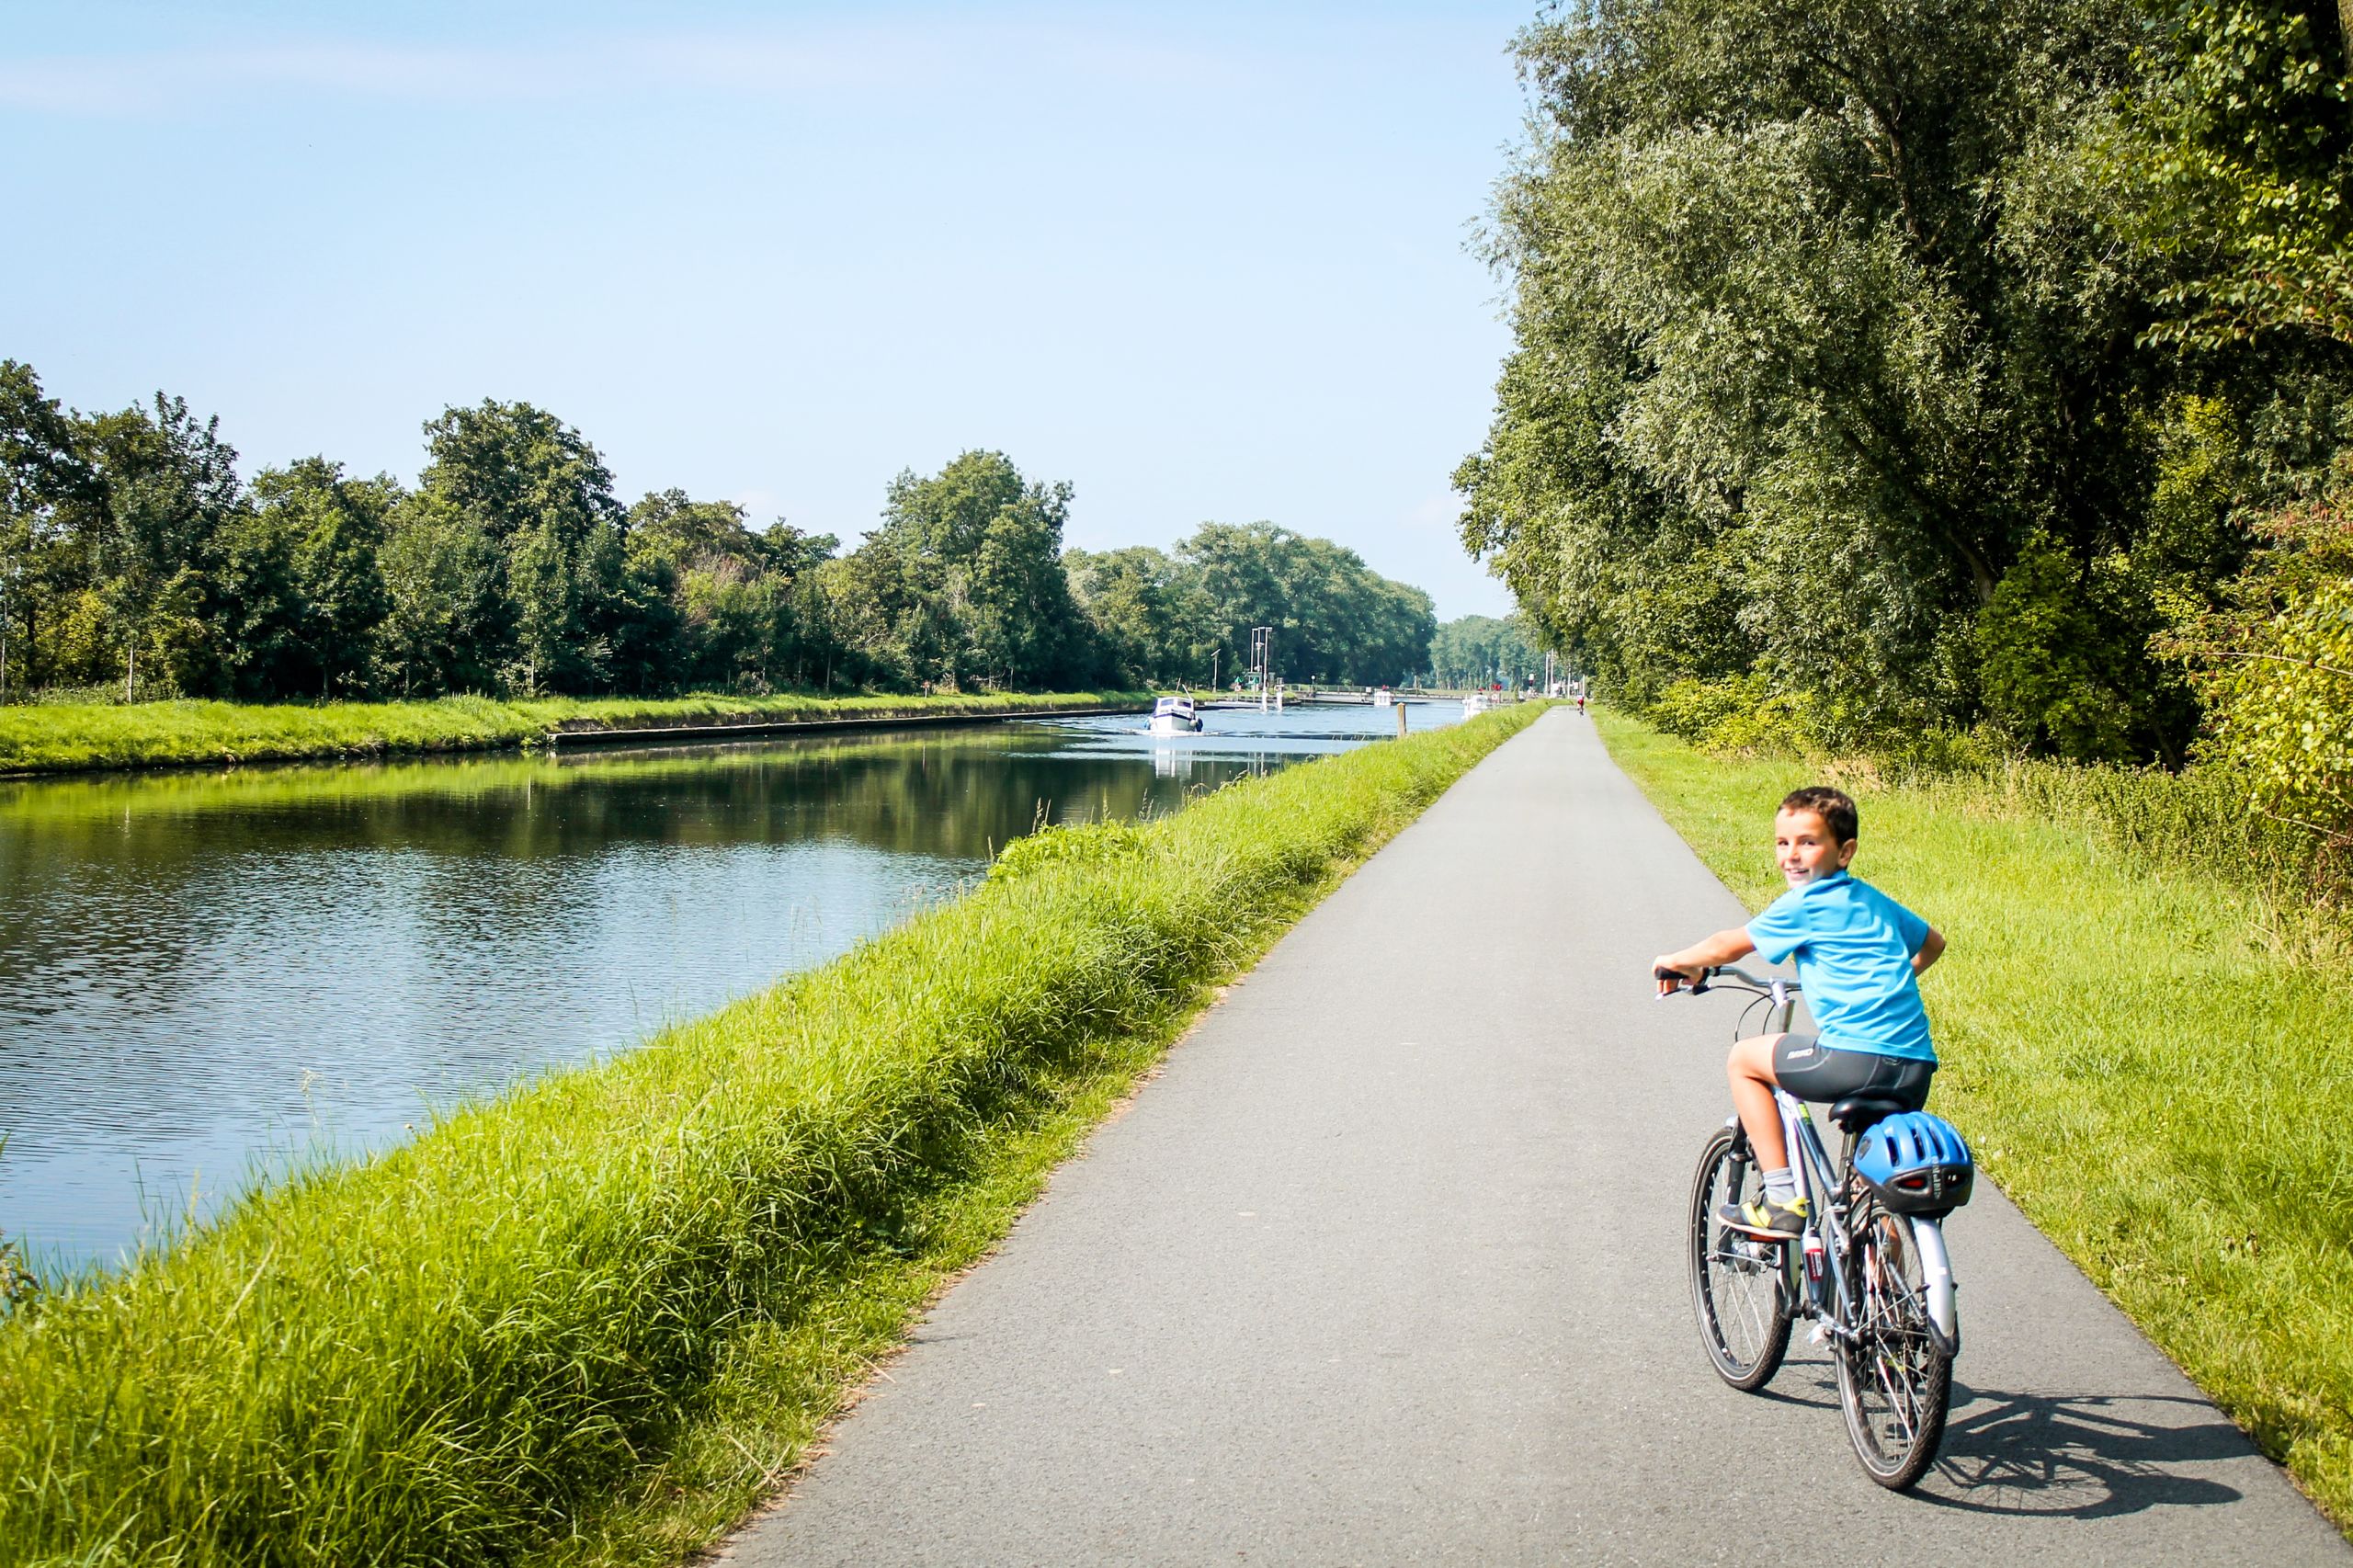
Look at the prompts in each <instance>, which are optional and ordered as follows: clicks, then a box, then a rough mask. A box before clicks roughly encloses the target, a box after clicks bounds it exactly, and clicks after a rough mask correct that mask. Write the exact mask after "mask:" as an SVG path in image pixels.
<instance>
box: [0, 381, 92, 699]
mask: <svg viewBox="0 0 2353 1568" xmlns="http://www.w3.org/2000/svg"><path fill="white" fill-rule="evenodd" d="M99 511H100V502H99V494H98V487H97V475H96V473H94V472H92V471H91V468H90V466H89V463H88V462H87V461H86V460H85V457H84V455H83V453H82V450H81V448H80V444H79V440H78V437H77V432H76V428H75V424H74V420H73V419H72V418H71V417H70V416H69V415H66V414H65V413H64V412H63V410H62V409H60V408H59V406H58V404H57V401H56V400H55V399H54V398H51V397H47V396H44V395H43V394H42V392H41V387H40V377H39V376H37V375H35V374H34V372H33V368H32V367H31V366H29V365H25V364H20V363H18V362H17V361H16V360H14V359H0V701H6V699H7V696H8V692H9V690H10V689H11V683H12V681H13V683H14V685H15V686H17V687H35V686H38V685H40V679H41V676H42V674H43V669H42V665H41V640H42V632H43V630H44V627H45V624H46V623H48V622H51V621H53V620H54V619H56V618H57V616H58V614H59V613H60V610H61V608H62V606H63V604H64V603H65V602H66V601H67V600H68V599H69V598H70V597H71V596H72V595H73V594H74V592H76V591H78V589H79V588H81V587H82V586H83V585H85V579H86V576H87V571H88V562H89V556H90V553H91V545H92V540H91V537H90V536H91V532H92V530H93V528H94V527H95V525H96V523H97V517H98V515H99ZM12 655H13V657H14V659H15V661H16V663H15V666H14V667H13V668H12V667H11V665H10V662H9V661H10V658H11V656H12Z"/></svg>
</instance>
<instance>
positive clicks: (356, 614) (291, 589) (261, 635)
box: [203, 457, 401, 700]
mask: <svg viewBox="0 0 2353 1568" xmlns="http://www.w3.org/2000/svg"><path fill="white" fill-rule="evenodd" d="M400 498H401V490H400V486H399V485H398V483H395V482H394V481H392V479H390V478H388V477H386V476H383V475H379V476H378V477H376V478H375V479H372V480H354V479H350V478H347V476H346V475H345V473H344V472H343V468H342V465H341V464H338V463H334V462H330V461H328V460H326V459H324V458H315V457H314V458H303V459H301V460H298V461H296V462H293V463H290V464H289V465H288V466H287V467H285V468H282V469H264V470H262V471H261V472H259V473H257V474H256V475H255V476H254V483H253V501H254V505H253V506H252V507H251V508H250V509H249V510H247V511H246V512H245V513H244V515H243V516H242V517H239V518H238V519H237V520H236V521H235V522H234V523H233V524H232V525H231V526H230V527H228V528H224V529H223V530H222V533H221V534H220V535H219V536H218V537H217V538H216V540H215V541H214V544H213V548H212V550H211V551H210V552H209V554H208V557H207V560H206V562H205V592H204V610H203V613H204V616H205V619H207V621H208V623H210V625H211V626H212V627H213V629H214V639H213V641H214V651H215V655H216V659H217V663H218V674H217V679H216V687H217V689H220V690H221V691H222V693H223V695H229V696H235V697H239V698H243V699H247V700H268V699H274V698H283V697H299V696H313V697H320V698H326V697H333V696H336V695H343V696H359V695H365V694H366V693H367V691H368V690H369V687H370V686H371V684H372V682H373V680H374V677H375V674H376V668H377V653H378V650H377V634H378V631H379V630H380V629H381V627H382V625H383V623H384V620H385V618H386V617H387V616H389V615H390V614H391V613H392V596H391V593H390V591H389V590H388V588H387V587H386V585H385V582H384V574H383V570H382V566H381V561H380V552H381V550H382V548H383V544H384V539H385V533H386V526H387V521H388V519H389V518H390V517H391V516H392V511H393V509H394V507H395V506H397V505H398V504H399V501H400Z"/></svg>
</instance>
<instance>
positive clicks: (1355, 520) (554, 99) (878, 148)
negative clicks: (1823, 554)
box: [0, 0, 1534, 617]
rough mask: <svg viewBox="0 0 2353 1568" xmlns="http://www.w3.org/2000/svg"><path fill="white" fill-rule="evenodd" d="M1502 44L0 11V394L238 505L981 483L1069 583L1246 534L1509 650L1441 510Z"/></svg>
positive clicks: (843, 494) (1498, 144) (1499, 32)
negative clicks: (1349, 561) (563, 484)
mask: <svg viewBox="0 0 2353 1568" xmlns="http://www.w3.org/2000/svg"><path fill="white" fill-rule="evenodd" d="M1533 9H1534V6H1533V0H1515V3H1512V4H1487V3H1483V0H1468V3H1460V4H1451V5H1446V6H1406V5H1381V4H1377V3H1375V4H1358V5H1347V6H1342V5H1330V6H1325V5H1299V6H1225V5H1196V6H1181V7H1179V6H1136V7H1126V6H1085V7H1071V6H981V5H963V6H953V5H948V6H904V5H884V4H878V5H867V6H780V5H769V6H748V5H721V4H674V5H659V6H656V5H619V4H597V3H594V0H586V3H574V4H567V5H547V6H535V5H510V6H501V5H438V4H410V5H401V6H383V5H378V6H364V7H363V6H345V5H322V4H311V5H300V6H298V5H262V4H245V5H206V6H200V7H199V6H188V5H130V4H116V3H113V0H80V3H77V4H74V5H70V6H68V5H43V6H28V5H24V4H21V3H19V0H0V36H4V37H5V40H6V41H5V43H0V144H5V145H6V147H7V148H8V149H9V153H8V156H7V157H6V159H5V160H0V202H5V210H6V211H7V212H8V213H9V214H10V217H11V223H10V227H11V229H12V231H13V233H12V236H11V238H10V240H9V242H8V243H7V244H6V245H5V246H0V357H10V358H18V359H23V360H27V361H29V362H30V363H31V364H32V365H33V366H34V367H35V368H36V369H38V370H39V371H40V375H41V377H42V380H43V382H44V383H45V385H46V386H47V388H48V390H49V391H50V392H51V394H52V395H55V396H59V397H62V398H63V399H64V400H65V401H66V402H67V403H71V404H74V405H75V406H78V407H82V408H85V409H97V408H105V407H119V406H121V405H123V404H125V403H131V402H133V401H136V400H139V399H141V398H143V397H144V396H145V395H146V394H147V393H149V392H152V391H153V390H155V389H156V388H159V387H160V388H162V389H165V390H166V391H168V392H175V393H178V394H180V395H183V396H185V397H187V398H188V401H189V403H191V404H192V405H193V406H194V407H195V408H196V409H198V410H199V412H204V413H213V414H218V415H220V416H221V421H222V429H223V432H224V434H225V435H226V436H227V437H229V439H230V440H231V441H232V442H233V444H234V445H235V446H236V447H237V449H238V450H239V451H240V452H241V453H242V454H243V457H244V462H245V467H246V469H247V471H248V472H251V470H252V469H253V468H255V467H257V466H259V465H261V464H265V463H277V462H284V461H287V460H290V459H293V458H296V457H300V456H303V455H306V454H309V453H312V452H324V453H325V454H326V455H328V456H330V457H333V458H336V459H339V460H343V461H344V462H345V463H346V464H347V465H348V466H350V467H351V468H353V469H355V470H358V471H359V472H375V471H378V470H385V471H389V472H393V473H396V474H399V475H401V476H402V477H404V478H413V477H414V476H415V472H416V468H417V465H418V462H419V460H420V451H421V445H422V441H421V436H420V434H419V429H418V426H419V425H420V424H421V423H422V422H423V421H424V420H425V419H426V418H428V417H430V416H431V415H434V414H436V413H438V411H439V410H440V409H441V408H442V407H443V406H444V405H446V404H449V403H472V402H476V401H479V400H480V399H482V398H483V397H485V396H489V397H497V398H502V399H516V398H519V399H525V400H528V401H529V402H532V403H538V404H540V405H541V406H543V407H545V408H548V409H550V410H551V411H552V412H554V413H556V414H557V415H561V416H562V417H563V418H564V419H566V420H568V421H570V422H571V423H573V424H574V425H576V426H579V427H580V428H581V429H582V430H583V431H584V432H585V433H586V435H587V436H588V437H589V438H590V439H591V440H592V441H594V442H595V443H596V444H597V447H598V448H599V449H601V450H602V451H603V452H604V454H605V456H606V459H607V460H608V463H609V464H610V465H611V466H612V468H613V471H614V472H615V474H616V476H617V478H618V480H619V482H620V489H621V491H622V494H623V495H624V498H634V497H635V496H636V495H637V494H640V493H641V492H642V491H645V490H648V489H656V488H665V487H668V486H672V485H676V486H677V487H679V488H682V489H685V490H687V491H688V492H689V493H691V494H695V495H698V496H719V495H723V496H728V497H732V498H733V499H735V500H738V501H741V502H743V503H745V505H746V506H749V507H750V508H751V509H752V512H753V514H754V517H755V520H756V522H763V523H764V522H765V521H767V519H768V518H769V517H776V516H782V517H786V518H788V519H789V520H790V521H791V522H793V523H795V524H798V525H800V526H801V527H803V528H813V529H817V530H820V531H828V532H834V533H837V534H840V535H841V536H842V537H843V538H844V539H845V540H855V539H856V538H857V537H858V535H859V534H860V533H861V532H863V531H864V529H866V528H868V527H870V526H871V524H872V522H873V519H874V516H875V512H876V510H877V508H878V506H880V504H881V495H882V489H883V486H884V484H885V483H887V482H888V480H889V479H890V477H891V476H892V474H893V473H895V472H898V471H899V470H901V469H903V468H915V469H916V470H919V471H928V470H932V469H936V468H938V466H939V465H940V464H941V463H942V462H944V461H946V460H948V459H949V457H951V456H953V455H954V454H955V453H956V452H958V451H960V450H962V449H966V448H969V447H992V448H997V449H1002V450H1004V451H1006V452H1007V453H1009V454H1011V456H1012V457H1013V459H1014V460H1015V461H1017V463H1019V464H1020V465H1021V467H1022V469H1023V470H1024V472H1027V473H1029V475H1031V476H1032V477H1033V478H1042V479H1066V480H1069V481H1071V482H1072V483H1073V484H1074V486H1075V487H1076V493H1077V494H1076V501H1075V505H1074V512H1073V519H1072V526H1071V532H1070V538H1071V542H1073V543H1075V544H1081V545H1085V546H1087V547H1089V548H1105V547H1109V546H1115V545H1120V544H1127V543H1151V544H1162V545H1165V544H1167V543H1169V542H1171V541H1173V540H1176V538H1177V537H1178V536H1180V535H1182V534H1183V533H1185V532H1187V531H1188V530H1189V529H1190V528H1192V527H1193V526H1194V525H1195V524H1197V523H1199V522H1200V521H1202V520H1204V519H1210V518H1214V519H1218V520H1221V521H1245V520H1248V519H1250V518H1255V517H1267V518H1271V519H1272V520H1274V521H1276V522H1278V523H1281V524H1283V525H1284V526H1286V527H1289V528H1296V529H1299V530H1301V531H1302V532H1306V533H1313V534H1322V535H1324V536H1327V537H1329V538H1333V539H1336V540H1341V541H1343V542H1344V543H1347V544H1348V545H1351V546H1353V547H1354V548H1355V549H1357V550H1358V551H1360V552H1362V553H1363V555H1364V556H1365V558H1366V559H1367V560H1368V561H1370V562H1371V563H1372V564H1373V566H1374V567H1375V568H1376V569H1378V570H1380V571H1382V572H1384V573H1387V574H1390V575H1392V576H1396V577H1402V578H1404V579H1405V580H1407V581H1409V582H1415V583H1418V584H1420V585H1423V586H1424V587H1427V588H1428V589H1429V590H1430V591H1431V592H1432V593H1434V594H1435V595H1436V596H1437V597H1438V610H1439V613H1440V615H1441V616H1446V617H1451V616H1455V615H1461V614H1465V613H1473V612H1475V613H1482V614H1500V613H1503V612H1504V610H1506V608H1508V605H1509V597H1508V596H1507V595H1506V593H1505V591H1504V590H1503V588H1502V587H1501V585H1498V584H1496V583H1495V582H1494V581H1493V580H1492V579H1490V578H1489V577H1487V576H1486V575H1485V574H1484V572H1483V570H1482V569H1481V568H1480V567H1479V566H1478V565H1477V564H1475V563H1474V562H1470V561H1468V560H1466V559H1465V558H1464V557H1463V555H1462V552H1461V547H1460V546H1459V545H1458V544H1457V543H1456V542H1455V540H1454V532H1453V517H1454V511H1455V504H1454V500H1453V497H1452V496H1451V494H1450V493H1449V485H1448V475H1449V472H1450V471H1451V470H1452V468H1453V466H1454V465H1455V463H1456V462H1457V461H1459V460H1461V457H1462V456H1463V455H1464V454H1465V453H1466V452H1468V451H1470V450H1472V449H1473V448H1475V447H1476V446H1477V445H1478V443H1479V441H1480V438H1481V435H1482V433H1483V429H1484V427H1485V424H1486V420H1487V416H1488V412H1489V408H1490V405H1491V397H1492V387H1493V383H1494V380H1495V370H1496V368H1497V365H1498V363H1499V361H1500V359H1501V357H1502V355H1503V353H1504V351H1505V349H1506V342H1507V335H1506V329H1505V328H1504V326H1503V325H1502V324H1500V323H1499V321H1498V320H1497V315H1496V296H1497V284H1496V282H1495V279H1494V278H1492V277H1491V276H1490V275H1489V274H1488V273H1487V271H1486V270H1485V268H1484V267H1483V266H1482V265H1481V264H1480V263H1479V262H1478V261H1477V260H1476V259H1475V258H1474V257H1473V256H1472V255H1470V254H1469V253H1468V252H1467V251H1466V250H1465V248H1464V247H1465V242H1466V240H1467V239H1468V237H1469V234H1470V225H1471V224H1472V222H1473V221H1474V220H1475V219H1476V218H1477V216H1478V215H1479V213H1480V211H1481V210H1482V208H1483V205H1484V202H1485V200H1486V196H1487V191H1488V187H1490V185H1491V184H1492V182H1493V181H1494V179H1495V176H1497V175H1498V174H1499V173H1500V172H1501V170H1502V168H1503V166H1504V163H1505V159H1506V149H1507V147H1508V146H1509V144H1510V143H1511V142H1514V141H1516V140H1517V139H1518V134H1519V123H1520V116H1521V112H1522V108H1523V100H1522V97H1521V94H1520V91H1519V88H1518V83H1517V82H1516V80H1515V78H1514V76H1513V73H1512V68H1511V62H1510V59H1509V57H1508V55H1507V53H1506V48H1507V45H1508V42H1509V40H1510V38H1511V35H1512V34H1513V32H1514V31H1515V30H1516V29H1517V28H1519V27H1520V26H1521V25H1522V24H1523V23H1525V22H1526V21H1527V20H1528V19H1529V17H1530V16H1531V15H1532V14H1533Z"/></svg>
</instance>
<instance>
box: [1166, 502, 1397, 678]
mask: <svg viewBox="0 0 2353 1568" xmlns="http://www.w3.org/2000/svg"><path fill="white" fill-rule="evenodd" d="M1176 555H1177V560H1178V561H1179V562H1181V563H1182V564H1183V567H1184V569H1185V571H1186V574H1187V575H1188V578H1189V580H1190V581H1189V584H1188V586H1189V588H1190V590H1191V591H1192V593H1194V594H1196V595H1197V596H1198V597H1199V605H1200V608H1199V612H1198V613H1199V625H1200V626H1201V627H1202V628H1203V631H1204V634H1205V635H1204V639H1203V640H1204V641H1206V642H1210V643H1211V645H1212V646H1214V647H1216V648H1217V649H1219V650H1220V651H1221V653H1222V658H1223V660H1224V662H1225V667H1226V668H1228V669H1239V668H1240V665H1241V658H1240V657H1237V654H1239V655H1241V657H1246V656H1247V650H1248V649H1249V647H1250V632H1251V629H1252V628H1254V627H1258V626H1266V627H1270V628H1272V629H1273V631H1274V638H1275V660H1276V665H1277V669H1278V672H1279V673H1281V674H1284V675H1287V676H1290V677H1291V678H1293V679H1306V680H1331V681H1339V682H1343V683H1346V684H1350V685H1366V684H1370V683H1374V682H1382V681H1395V680H1397V679H1399V678H1401V677H1402V676H1405V675H1407V674H1409V673H1411V672H1412V671H1415V670H1417V669H1419V668H1420V667H1421V664H1422V660H1423V658H1424V657H1425V655H1426V654H1427V652H1428V649H1429V642H1430V637H1431V635H1432V633H1433V632H1435V631H1436V630H1437V626H1438V621H1437V618H1436V616H1435V615H1433V614H1432V613H1431V608H1430V598H1429V596H1428V595H1427V594H1425V593H1423V592H1422V590H1420V589H1419V588H1415V587H1412V586H1410V585H1406V584H1403V583H1393V582H1391V581H1390V580H1389V579H1387V578H1384V577H1382V576H1381V575H1380V574H1377V573H1375V572H1373V571H1372V570H1371V569H1370V567H1368V566H1367V565H1366V564H1365V563H1364V560H1363V558H1362V557H1361V556H1359V555H1358V554H1357V553H1356V551H1352V550H1347V549H1344V548H1343V547H1341V546H1339V545H1337V544H1335V543H1333V542H1332V541H1331V540H1324V539H1310V538H1306V537H1303V536H1302V535H1300V534H1295V533H1293V532H1291V531H1290V529H1288V528H1278V527H1276V526H1275V525H1274V524H1272V523H1268V522H1256V523H1245V524H1229V523H1204V524H1202V525H1201V526H1200V527H1199V528H1197V529H1196V530H1194V532H1193V533H1192V534H1191V535H1190V536H1189V537H1188V538H1187V539H1185V540H1182V541H1181V542H1180V543H1179V544H1178V545H1177V547H1176Z"/></svg>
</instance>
